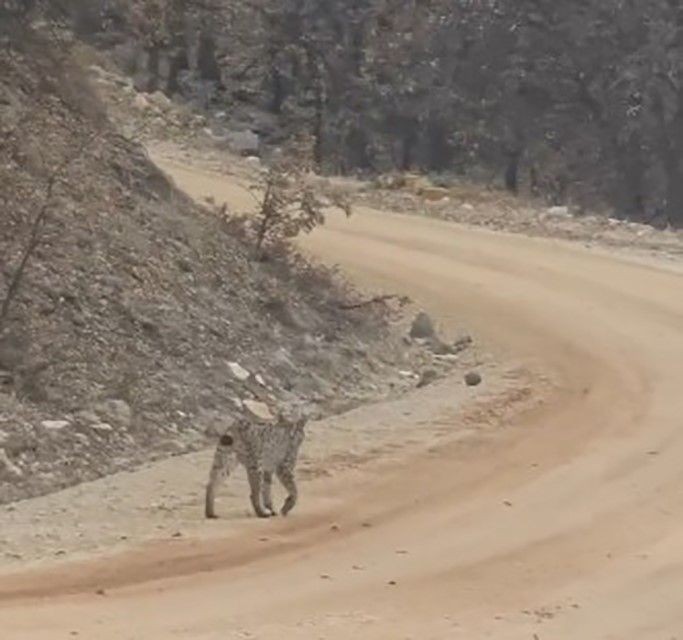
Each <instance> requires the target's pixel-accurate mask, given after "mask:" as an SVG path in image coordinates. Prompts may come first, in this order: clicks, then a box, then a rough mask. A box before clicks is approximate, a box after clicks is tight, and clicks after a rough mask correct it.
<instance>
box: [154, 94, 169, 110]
mask: <svg viewBox="0 0 683 640" xmlns="http://www.w3.org/2000/svg"><path fill="white" fill-rule="evenodd" d="M148 100H149V102H151V103H152V104H153V105H154V106H155V107H157V108H159V109H161V110H162V111H166V110H168V109H170V108H171V104H172V103H171V99H170V98H169V97H168V96H167V95H166V94H165V93H162V92H161V91H155V92H154V93H153V94H151V95H150V96H149V97H148Z"/></svg>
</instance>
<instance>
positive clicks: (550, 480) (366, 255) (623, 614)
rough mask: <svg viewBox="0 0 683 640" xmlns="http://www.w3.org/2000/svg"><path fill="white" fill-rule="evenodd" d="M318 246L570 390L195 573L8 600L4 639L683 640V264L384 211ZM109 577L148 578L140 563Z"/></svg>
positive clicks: (324, 233) (225, 552)
mask: <svg viewBox="0 0 683 640" xmlns="http://www.w3.org/2000/svg"><path fill="white" fill-rule="evenodd" d="M176 175H177V178H178V180H179V182H180V183H181V184H183V186H185V187H186V188H188V190H190V191H192V190H193V189H194V190H195V192H196V194H197V195H202V193H203V194H204V195H206V194H208V193H209V192H211V193H212V194H213V195H214V196H215V197H216V199H217V200H218V201H220V200H221V199H222V198H224V197H227V196H229V197H234V196H235V191H234V188H233V187H231V186H230V185H226V184H225V182H224V181H221V180H217V179H215V178H214V177H212V176H211V175H210V174H204V175H202V176H198V175H196V174H193V173H192V172H188V171H185V172H177V174H176ZM200 178H201V180H200ZM305 245H306V248H307V249H308V250H310V251H312V252H313V253H315V254H317V255H319V256H321V257H322V258H323V259H325V260H327V261H330V262H337V263H339V264H341V265H343V266H344V268H345V269H346V270H347V271H348V273H350V274H351V275H352V276H353V277H354V278H355V279H356V281H357V282H359V283H361V284H366V285H368V286H372V287H380V288H385V289H387V290H391V291H400V292H403V293H406V294H409V295H411V296H413V297H414V298H415V299H416V300H418V301H420V302H421V303H422V304H423V305H424V306H425V307H426V308H428V309H430V310H431V311H432V312H433V313H434V314H435V315H436V316H437V317H438V318H439V319H440V321H441V322H443V323H444V324H446V325H448V324H449V323H454V322H463V323H464V324H466V325H467V326H470V327H473V328H475V329H476V332H477V335H478V336H479V337H481V338H483V339H485V340H487V341H488V342H489V343H490V344H492V345H494V347H495V348H496V349H498V350H499V351H500V352H501V353H504V354H505V355H512V356H514V357H516V358H523V359H534V360H542V361H543V362H544V364H545V366H547V367H548V368H550V369H552V370H553V371H554V372H555V374H556V375H557V376H558V379H559V380H560V382H561V392H559V393H558V394H557V395H556V396H555V397H554V398H553V400H552V402H551V403H550V404H549V405H546V406H545V407H543V409H542V410H537V411H534V412H531V413H527V414H525V415H523V416H522V417H521V418H520V419H519V420H518V421H517V423H515V424H513V425H510V428H509V429H506V430H504V431H503V432H501V433H499V434H497V435H496V437H494V438H487V439H484V440H480V441H478V443H477V445H476V446H469V447H464V446H462V445H461V444H460V443H457V442H454V443H452V444H448V443H447V444H443V445H439V446H438V447H427V448H424V450H423V452H422V453H420V454H416V455H414V456H413V457H412V458H411V459H410V460H409V461H407V462H405V463H403V464H401V465H396V464H389V463H382V462H381V461H378V462H377V463H376V464H375V465H371V466H369V467H367V468H365V469H364V470H362V471H358V472H354V473H352V474H348V475H344V476H340V477H334V478H330V479H327V480H324V485H323V486H324V488H325V493H324V494H323V493H320V494H317V495H316V496H313V497H312V498H311V501H310V502H308V503H307V509H306V512H305V514H303V515H301V516H299V517H294V518H292V519H291V520H288V521H286V522H278V523H276V524H273V525H270V524H269V526H272V529H270V530H269V533H268V535H267V537H264V538H262V539H261V540H258V539H255V538H254V536H253V533H252V535H250V534H249V533H248V532H247V530H246V529H245V528H244V527H242V528H241V529H240V533H239V535H237V536H235V537H233V538H231V541H230V544H229V545H226V544H224V543H221V542H220V541H215V540H214V541H211V542H206V543H205V544H203V545H202V543H197V545H199V546H197V547H195V548H194V554H193V555H192V556H191V558H192V560H187V559H183V558H180V559H176V560H173V558H174V552H173V550H172V549H169V550H168V555H164V553H163V552H159V551H157V553H159V557H158V558H157V561H158V566H163V565H164V563H169V562H173V561H176V562H189V563H190V565H189V566H187V567H185V569H186V571H184V572H183V573H185V574H186V576H185V577H182V578H175V579H165V580H162V581H157V582H153V583H148V584H142V585H138V586H129V587H124V588H121V589H116V590H112V591H110V592H107V593H105V594H96V593H92V592H90V593H84V594H80V595H74V596H69V597H63V598H61V597H57V596H58V594H53V596H54V597H52V598H50V599H46V600H41V601H25V602H21V601H13V600H12V601H10V600H8V601H5V602H0V629H2V632H1V637H2V638H3V639H4V638H7V640H60V639H62V638H64V639H66V638H72V637H81V638H84V639H88V640H90V639H91V638H92V639H94V638H97V640H113V639H116V640H161V639H164V640H166V639H168V638H179V639H183V640H218V639H219V638H220V639H221V640H226V639H233V638H234V639H236V638H257V639H259V640H275V639H278V640H279V639H281V638H293V639H302V640H303V639H306V640H308V639H320V638H324V639H329V640H341V639H344V640H346V639H347V638H349V637H357V638H363V639H364V640H365V639H367V640H379V639H408V638H414V639H415V640H418V639H419V640H430V639H437V638H438V639H442V638H443V639H446V638H448V639H451V638H466V639H467V640H472V639H475V638H477V639H478V638H496V639H501V640H508V639H514V640H517V639H520V640H521V639H525V640H532V639H533V638H537V639H538V640H546V639H550V638H552V639H554V640H558V639H567V640H570V639H571V640H577V639H582V640H583V639H586V640H588V639H590V640H594V639H596V640H597V639H603V638H604V639H607V638H610V639H614V640H626V639H631V638H633V639H634V640H635V639H638V640H646V639H649V638H652V639H655V638H656V639H659V640H671V638H676V637H679V638H683V607H681V605H680V593H681V592H682V590H683V464H682V463H681V461H682V460H683V388H682V387H681V384H682V381H683V269H681V268H679V267H678V266H677V265H675V264H674V265H671V264H668V265H666V266H664V265H661V266H660V265H657V264H654V263H652V264H645V263H643V262H629V261H627V260H625V259H623V258H616V257H612V256H609V255H607V254H605V255H601V254H599V253H597V252H588V251H585V250H583V249H581V248H576V247H571V246H569V245H567V244H563V243H560V242H553V241H547V240H530V239H526V238H523V237H520V236H506V235H502V234H493V233H488V232H484V231H477V230H471V229H465V228H460V227H457V226H453V225H449V224H447V223H440V222H437V221H433V220H427V219H421V218H416V217H402V216H392V215H388V214H383V213H377V212H371V211H363V212H361V213H359V214H358V215H356V216H355V217H354V218H352V219H351V220H348V221H347V220H345V219H341V218H333V219H332V220H331V221H330V224H329V225H328V227H326V228H325V229H324V230H321V231H320V232H316V233H315V234H314V235H313V236H312V237H311V238H309V239H307V241H306V243H305ZM426 444H429V443H426ZM332 497H333V498H334V502H333V503H331V500H332ZM331 504H332V506H333V513H334V519H335V525H334V526H333V527H330V507H331ZM259 526H261V525H259ZM260 530H261V529H259V531H260ZM143 555H144V551H143V552H142V553H141V554H140V557H142V556H143ZM188 557H190V556H188ZM213 558H215V559H216V562H219V564H220V565H221V568H220V569H219V570H215V571H209V570H208V569H210V567H211V564H212V559H213ZM113 562H114V563H115V562H116V561H113ZM191 563H195V564H194V565H193V564H191ZM100 566H101V565H100ZM97 567H98V565H96V564H93V565H92V569H91V571H92V572H94V573H96V572H97V570H98V569H97ZM193 567H195V568H196V569H197V573H195V574H192V569H193ZM109 569H110V570H113V571H117V570H118V572H119V578H120V582H121V583H122V584H125V583H126V582H127V581H131V582H134V581H137V580H139V579H140V578H141V577H144V576H140V575H139V574H138V572H137V570H136V567H135V565H134V564H133V563H131V558H130V557H129V558H128V559H127V560H126V561H125V562H121V565H120V566H118V567H117V566H116V564H114V566H113V568H112V567H111V566H110V567H109ZM79 571H82V569H79ZM35 579H39V578H35ZM45 579H46V580H49V576H48V577H47V578H45ZM11 588H12V585H11V584H7V583H6V582H5V583H3V582H2V581H0V592H5V593H6V592H8V591H11Z"/></svg>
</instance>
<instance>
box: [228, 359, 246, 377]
mask: <svg viewBox="0 0 683 640" xmlns="http://www.w3.org/2000/svg"><path fill="white" fill-rule="evenodd" d="M228 367H229V368H230V373H232V375H233V376H235V378H237V379H238V380H239V381H240V382H246V381H247V380H248V379H249V376H250V375H251V374H250V373H249V372H248V371H247V370H246V369H245V368H244V367H243V366H242V365H240V364H239V363H237V362H228Z"/></svg>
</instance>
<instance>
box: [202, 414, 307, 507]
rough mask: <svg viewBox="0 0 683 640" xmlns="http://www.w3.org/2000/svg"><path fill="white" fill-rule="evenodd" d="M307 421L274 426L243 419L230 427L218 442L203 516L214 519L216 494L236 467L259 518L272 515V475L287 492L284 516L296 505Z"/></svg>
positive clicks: (302, 419) (279, 423)
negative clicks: (241, 472) (242, 471)
mask: <svg viewBox="0 0 683 640" xmlns="http://www.w3.org/2000/svg"><path fill="white" fill-rule="evenodd" d="M305 424H306V418H301V419H297V420H289V419H286V418H284V417H282V416H281V417H280V418H279V419H278V421H277V423H274V424H273V423H266V422H252V421H250V420H248V419H246V418H244V419H241V420H239V421H237V422H236V423H235V424H234V425H232V426H231V427H230V428H229V429H228V430H227V431H226V433H225V434H224V435H222V436H221V437H220V439H219V441H218V446H217V447H216V453H215V454H214V458H213V464H212V466H211V472H210V474H209V482H208V484H207V486H206V504H205V514H206V517H207V518H216V517H217V516H216V511H215V499H216V490H217V489H218V487H219V486H220V484H221V483H222V482H224V481H225V480H227V478H228V477H229V476H230V474H231V473H232V472H233V471H234V470H235V468H236V467H237V465H239V464H241V465H242V466H244V468H245V469H246V471H247V478H248V480H249V488H250V492H251V496H250V497H251V505H252V507H253V509H254V513H255V514H256V515H257V516H258V517H259V518H269V517H270V516H274V515H275V510H274V509H273V499H272V484H273V474H275V475H277V477H278V480H279V481H280V482H281V483H282V486H283V487H284V488H285V489H286V490H287V498H286V500H285V502H284V504H283V506H282V509H281V510H280V513H281V515H283V516H286V515H287V514H288V513H289V512H290V511H291V510H292V509H293V508H294V505H295V504H296V502H297V498H298V489H297V485H296V479H295V475H294V474H295V469H296V462H297V457H298V455H299V448H300V447H301V443H302V442H303V441H304V437H305V433H304V426H305Z"/></svg>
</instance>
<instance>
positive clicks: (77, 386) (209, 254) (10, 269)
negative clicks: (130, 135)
mask: <svg viewBox="0 0 683 640" xmlns="http://www.w3.org/2000/svg"><path fill="white" fill-rule="evenodd" d="M0 67H1V68H2V69H3V74H2V76H1V77H0V127H1V128H2V142H0V185H2V186H1V187H0V201H1V202H2V205H3V211H5V213H4V214H3V217H2V218H1V219H0V260H1V264H0V302H2V299H3V298H5V296H6V295H7V292H8V291H11V289H12V287H13V283H16V282H17V278H16V275H17V271H18V270H20V268H21V267H20V265H21V263H22V261H23V260H24V258H27V260H26V269H25V271H24V273H23V277H22V278H21V279H20V280H19V286H18V288H17V289H16V296H14V297H13V298H12V299H11V304H10V305H8V313H7V315H6V317H5V318H4V319H3V321H2V326H1V327H0V329H1V333H0V382H1V385H2V386H0V501H8V500H13V499H17V498H22V497H26V496H29V495H34V494H37V493H43V492H47V491H52V490H56V489H58V488H60V487H63V486H66V485H70V484H74V483H77V482H80V481H83V480H86V479H90V478H94V477H97V476H101V475H104V474H106V473H109V472H112V471H115V470H119V469H126V468H130V467H131V466H133V465H136V464H138V463H141V462H143V461H147V460H149V459H151V458H154V457H158V456H163V455H169V454H175V453H179V452H182V451H186V450H191V449H194V448H197V447H200V446H203V445H204V444H205V442H206V436H205V431H206V430H207V429H210V428H220V425H221V424H222V422H223V420H224V418H226V417H229V414H231V413H236V412H239V411H242V410H243V409H244V404H243V403H244V401H249V400H251V401H259V402H263V403H266V404H267V405H271V406H272V405H274V404H276V403H280V402H294V401H297V402H298V401H302V400H303V401H305V402H310V403H315V404H318V405H320V406H321V407H322V409H323V412H331V411H336V410H340V409H342V408H344V407H348V406H352V405H354V404H357V403H358V402H360V401H363V400H367V399H368V398H371V397H372V398H374V397H378V396H381V395H386V394H388V393H390V392H391V391H393V390H394V389H399V388H401V386H402V385H403V386H406V385H412V384H413V381H412V380H406V378H405V376H401V375H400V374H399V372H398V367H397V366H396V367H395V366H394V365H398V363H399V362H400V363H401V366H400V368H401V369H405V368H406V367H410V358H411V357H412V356H410V355H407V354H406V349H405V346H404V345H403V344H402V343H401V340H399V339H398V338H396V337H394V336H393V334H392V333H391V331H390V329H389V324H388V322H387V319H386V317H385V314H383V313H381V312H380V311H379V310H376V309H374V308H365V309H360V310H355V311H348V312H343V313H342V312H340V308H339V302H340V301H341V300H343V299H344V298H345V296H347V295H348V291H347V289H346V288H345V287H344V286H342V285H341V284H340V283H338V282H337V281H335V280H333V279H332V277H331V276H330V274H329V273H327V272H324V271H321V270H320V269H317V268H314V267H311V266H307V265H303V264H301V263H298V264H296V265H294V264H293V263H291V262H286V261H283V260H276V261H272V262H267V263H255V262H253V261H252V260H251V259H250V256H249V255H248V253H247V250H246V248H245V247H244V246H243V245H242V244H240V242H239V240H238V239H237V238H235V237H233V236H232V235H231V234H230V231H229V229H228V228H227V227H226V226H225V224H224V223H223V222H222V221H221V220H220V219H219V218H217V217H216V216H215V215H213V214H212V213H210V212H209V211H207V210H204V209H201V208H198V207H197V206H196V205H195V204H194V203H193V202H191V201H190V200H189V199H188V198H187V197H185V196H184V195H182V194H181V193H179V192H178V191H177V190H176V189H175V188H174V186H173V185H172V184H170V183H169V181H168V180H167V179H166V178H165V177H164V175H163V174H162V173H161V172H160V171H159V170H158V169H157V168H156V167H155V166H154V165H153V164H152V163H151V162H150V161H149V159H148V158H147V156H146V154H145V152H144V151H143V149H142V148H141V147H140V146H138V145H137V144H135V143H133V142H130V141H129V140H128V139H127V138H125V137H123V136H122V135H120V134H119V132H118V130H117V129H116V128H115V127H114V126H113V125H112V124H111V123H110V121H109V120H108V119H107V117H106V115H105V112H104V109H103V108H102V106H101V105H100V103H99V101H98V99H97V97H96V96H95V93H94V91H93V90H91V88H90V87H89V86H88V85H87V83H86V82H85V80H84V78H85V74H84V72H83V71H82V69H81V68H80V67H78V66H75V65H74V64H73V63H72V61H67V59H66V58H61V59H60V58H59V57H58V55H57V48H55V46H54V44H53V43H52V42H51V41H47V40H44V39H41V38H39V37H38V36H36V35H35V34H27V33H25V34H22V35H21V38H17V39H16V42H15V41H14V39H12V41H11V42H10V46H8V47H7V48H4V49H3V50H2V52H0ZM293 318H294V319H296V321H292V319H293ZM413 356H414V357H415V358H417V360H418V362H416V363H415V368H418V367H419V366H420V359H424V358H426V357H428V356H426V355H425V354H424V352H421V351H420V350H419V348H418V347H415V352H414V354H413ZM406 361H407V364H406ZM235 365H239V369H238V368H237V367H236V366H235ZM235 371H240V372H242V371H243V372H246V374H245V375H235Z"/></svg>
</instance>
